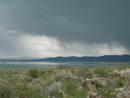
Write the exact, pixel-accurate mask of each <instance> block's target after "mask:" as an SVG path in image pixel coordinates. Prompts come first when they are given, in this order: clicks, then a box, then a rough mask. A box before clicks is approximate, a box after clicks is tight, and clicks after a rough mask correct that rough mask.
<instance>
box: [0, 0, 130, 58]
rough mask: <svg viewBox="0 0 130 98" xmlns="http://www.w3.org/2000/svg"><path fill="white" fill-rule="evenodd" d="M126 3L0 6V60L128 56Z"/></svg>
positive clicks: (13, 0) (19, 0) (0, 1)
mask: <svg viewBox="0 0 130 98" xmlns="http://www.w3.org/2000/svg"><path fill="white" fill-rule="evenodd" d="M129 5H130V0H0V58H12V57H38V58H42V57H56V56H65V57H67V56H102V55H122V54H130V6H129Z"/></svg>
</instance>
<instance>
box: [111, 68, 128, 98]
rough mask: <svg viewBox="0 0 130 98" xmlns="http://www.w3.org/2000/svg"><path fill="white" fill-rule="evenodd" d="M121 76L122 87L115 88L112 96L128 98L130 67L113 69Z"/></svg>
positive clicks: (113, 97)
mask: <svg viewBox="0 0 130 98" xmlns="http://www.w3.org/2000/svg"><path fill="white" fill-rule="evenodd" d="M114 72H115V74H116V75H118V76H119V77H120V78H121V81H122V83H123V88H118V89H115V92H113V93H112V98H130V69H128V68H127V70H122V71H117V70H115V71H114Z"/></svg>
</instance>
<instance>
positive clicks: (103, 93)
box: [97, 89, 114, 98]
mask: <svg viewBox="0 0 130 98" xmlns="http://www.w3.org/2000/svg"><path fill="white" fill-rule="evenodd" d="M113 91H114V90H113V89H108V90H106V91H104V90H101V91H97V93H99V94H101V95H103V96H104V97H105V98H112V95H111V93H112V92H113Z"/></svg>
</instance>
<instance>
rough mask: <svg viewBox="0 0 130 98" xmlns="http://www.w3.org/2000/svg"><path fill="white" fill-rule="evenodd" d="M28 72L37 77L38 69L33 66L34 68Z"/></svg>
mask: <svg viewBox="0 0 130 98" xmlns="http://www.w3.org/2000/svg"><path fill="white" fill-rule="evenodd" d="M28 73H29V74H33V75H35V77H36V78H38V77H39V71H38V70H37V69H35V68H34V69H30V70H29V72H28Z"/></svg>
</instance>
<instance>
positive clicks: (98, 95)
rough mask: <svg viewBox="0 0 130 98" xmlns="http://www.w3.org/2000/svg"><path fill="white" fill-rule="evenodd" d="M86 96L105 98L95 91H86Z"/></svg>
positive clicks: (88, 97) (89, 97)
mask: <svg viewBox="0 0 130 98" xmlns="http://www.w3.org/2000/svg"><path fill="white" fill-rule="evenodd" d="M87 98H105V97H104V96H103V95H101V94H98V93H95V92H88V95H87Z"/></svg>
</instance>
